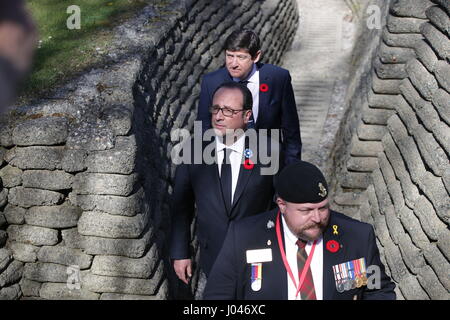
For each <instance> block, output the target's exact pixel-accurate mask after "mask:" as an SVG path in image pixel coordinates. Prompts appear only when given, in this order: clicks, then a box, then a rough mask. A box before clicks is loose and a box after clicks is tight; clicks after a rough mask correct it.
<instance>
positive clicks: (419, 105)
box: [400, 79, 440, 132]
mask: <svg viewBox="0 0 450 320" xmlns="http://www.w3.org/2000/svg"><path fill="white" fill-rule="evenodd" d="M400 90H401V92H402V94H403V96H404V97H405V99H406V100H407V101H408V103H409V105H410V106H411V107H412V108H413V109H414V111H415V112H416V115H417V116H418V117H419V118H420V120H421V121H422V122H423V125H424V126H425V128H426V129H427V130H429V131H432V132H434V131H435V128H434V127H435V125H436V123H437V122H440V119H439V115H438V113H437V112H436V110H435V109H434V107H433V105H432V104H431V103H429V102H427V101H425V100H423V99H422V98H421V97H420V95H419V94H418V92H417V91H416V89H415V88H414V86H413V85H412V84H411V82H410V81H409V79H405V80H403V82H402V84H401V85H400Z"/></svg>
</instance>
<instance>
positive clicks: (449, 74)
mask: <svg viewBox="0 0 450 320" xmlns="http://www.w3.org/2000/svg"><path fill="white" fill-rule="evenodd" d="M449 42H450V40H449ZM435 75H436V79H437V81H438V82H439V84H440V85H441V87H443V88H444V89H445V90H446V91H447V92H450V65H449V63H448V62H446V61H438V63H436V68H435Z"/></svg>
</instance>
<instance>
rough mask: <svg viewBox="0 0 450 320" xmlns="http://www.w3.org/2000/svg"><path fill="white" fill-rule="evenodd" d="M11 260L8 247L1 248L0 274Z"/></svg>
mask: <svg viewBox="0 0 450 320" xmlns="http://www.w3.org/2000/svg"><path fill="white" fill-rule="evenodd" d="M11 260H12V253H11V251H9V250H8V249H5V248H1V249H0V274H1V272H2V271H3V270H5V269H6V267H7V266H8V264H9V263H10V262H11Z"/></svg>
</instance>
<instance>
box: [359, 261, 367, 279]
mask: <svg viewBox="0 0 450 320" xmlns="http://www.w3.org/2000/svg"><path fill="white" fill-rule="evenodd" d="M359 260H360V261H361V274H362V277H361V279H362V281H363V286H366V285H367V274H366V258H360V259H359Z"/></svg>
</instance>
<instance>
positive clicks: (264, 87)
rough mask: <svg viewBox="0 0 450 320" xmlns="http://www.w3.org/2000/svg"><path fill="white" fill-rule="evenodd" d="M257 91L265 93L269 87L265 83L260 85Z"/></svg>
mask: <svg viewBox="0 0 450 320" xmlns="http://www.w3.org/2000/svg"><path fill="white" fill-rule="evenodd" d="M259 90H261V92H267V91H269V86H268V85H267V84H265V83H261V85H260V86H259Z"/></svg>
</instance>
